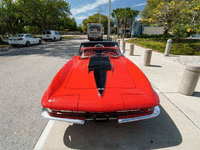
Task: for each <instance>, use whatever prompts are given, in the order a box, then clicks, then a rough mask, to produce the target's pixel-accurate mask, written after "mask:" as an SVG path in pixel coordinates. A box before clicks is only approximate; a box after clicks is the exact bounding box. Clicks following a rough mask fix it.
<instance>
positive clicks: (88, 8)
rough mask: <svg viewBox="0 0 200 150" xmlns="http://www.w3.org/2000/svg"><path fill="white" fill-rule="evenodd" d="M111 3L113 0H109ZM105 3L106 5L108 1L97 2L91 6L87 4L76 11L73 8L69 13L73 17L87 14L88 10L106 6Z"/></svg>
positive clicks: (99, 0)
mask: <svg viewBox="0 0 200 150" xmlns="http://www.w3.org/2000/svg"><path fill="white" fill-rule="evenodd" d="M111 1H114V0H111ZM106 3H108V0H97V1H96V2H95V3H93V4H87V5H86V6H83V7H81V8H78V9H76V8H74V9H72V10H71V13H72V14H73V15H76V14H80V13H84V12H87V11H89V10H92V9H95V8H96V7H98V6H99V5H102V4H106Z"/></svg>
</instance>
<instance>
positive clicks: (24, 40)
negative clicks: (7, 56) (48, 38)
mask: <svg viewBox="0 0 200 150" xmlns="http://www.w3.org/2000/svg"><path fill="white" fill-rule="evenodd" d="M8 43H9V44H10V45H12V46H14V47H15V46H17V45H25V46H30V45H33V44H42V40H41V39H40V38H38V37H37V36H34V35H32V34H28V33H19V34H15V35H13V36H11V37H9V39H8Z"/></svg>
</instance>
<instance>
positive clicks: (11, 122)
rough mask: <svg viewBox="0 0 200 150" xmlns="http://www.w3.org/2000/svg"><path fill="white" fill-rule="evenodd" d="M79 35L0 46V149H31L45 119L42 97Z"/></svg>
mask: <svg viewBox="0 0 200 150" xmlns="http://www.w3.org/2000/svg"><path fill="white" fill-rule="evenodd" d="M81 40H82V39H81V38H79V39H76V40H73V41H72V40H63V41H57V42H43V44H42V45H33V46H30V47H16V48H10V49H2V50H0V104H1V105H0V118H1V119H0V127H1V128H0V149H1V150H13V149H15V150H22V149H23V150H25V149H28V150H30V149H33V148H34V145H35V144H36V142H37V140H38V138H39V137H40V134H41V133H42V131H43V129H44V127H45V126H46V124H47V122H48V120H46V119H44V118H43V117H41V115H40V111H41V104H40V101H41V98H42V96H43V93H44V92H45V90H46V89H47V87H48V86H49V84H50V82H51V80H52V79H53V77H54V76H55V74H56V73H57V72H58V70H59V69H60V68H61V67H62V66H63V65H64V64H65V63H66V62H67V61H68V60H69V59H70V58H72V57H73V56H74V55H75V54H76V52H77V51H78V47H79V44H80V42H81Z"/></svg>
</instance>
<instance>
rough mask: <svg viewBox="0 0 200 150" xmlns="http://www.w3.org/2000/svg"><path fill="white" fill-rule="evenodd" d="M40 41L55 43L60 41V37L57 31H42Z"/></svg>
mask: <svg viewBox="0 0 200 150" xmlns="http://www.w3.org/2000/svg"><path fill="white" fill-rule="evenodd" d="M42 40H45V41H47V40H52V41H56V40H60V41H61V40H62V36H61V34H60V33H59V32H58V31H54V30H44V31H42Z"/></svg>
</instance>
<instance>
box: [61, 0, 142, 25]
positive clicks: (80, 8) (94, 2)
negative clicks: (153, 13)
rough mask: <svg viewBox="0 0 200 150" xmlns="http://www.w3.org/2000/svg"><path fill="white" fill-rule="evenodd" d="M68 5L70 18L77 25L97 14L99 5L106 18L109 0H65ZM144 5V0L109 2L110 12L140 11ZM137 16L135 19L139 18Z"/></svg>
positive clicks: (114, 0)
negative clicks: (74, 20)
mask: <svg viewBox="0 0 200 150" xmlns="http://www.w3.org/2000/svg"><path fill="white" fill-rule="evenodd" d="M65 1H66V2H68V3H69V5H70V10H71V13H72V17H74V18H75V19H76V22H77V25H79V24H81V23H82V21H83V20H84V19H86V18H88V17H89V16H91V15H93V14H96V13H98V12H99V10H100V9H99V5H100V8H101V14H103V15H106V16H108V8H109V5H108V2H109V0H65ZM145 5H146V0H111V13H112V10H114V9H117V8H125V7H131V8H132V9H136V10H139V11H142V10H143V9H144V7H145ZM139 17H140V16H138V17H137V18H139Z"/></svg>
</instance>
